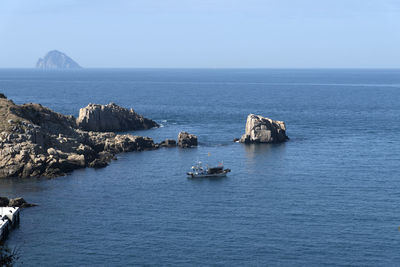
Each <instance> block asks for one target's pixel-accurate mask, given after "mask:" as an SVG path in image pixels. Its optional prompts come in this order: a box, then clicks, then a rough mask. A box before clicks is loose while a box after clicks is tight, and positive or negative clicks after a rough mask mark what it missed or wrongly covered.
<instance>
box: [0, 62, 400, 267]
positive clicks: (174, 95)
mask: <svg viewBox="0 0 400 267" xmlns="http://www.w3.org/2000/svg"><path fill="white" fill-rule="evenodd" d="M0 92H2V93H4V94H5V95H6V96H7V97H8V98H10V99H12V100H13V101H14V102H15V103H17V104H22V103H30V102H34V103H41V104H42V105H44V106H47V107H49V108H51V109H53V110H55V111H57V112H60V113H63V114H68V115H69V114H71V115H74V116H78V114H79V109H80V108H82V107H85V106H86V105H88V104H89V103H98V104H107V103H110V102H114V103H116V104H118V105H121V106H124V107H128V108H133V109H134V110H135V111H136V112H138V113H140V114H142V115H144V116H145V117H148V118H151V119H153V120H155V121H156V122H158V123H159V124H160V125H161V127H160V128H156V129H151V130H144V131H134V132H129V133H131V134H134V135H143V136H149V137H152V138H153V139H154V140H155V141H156V142H160V141H162V140H164V139H166V138H173V139H176V138H177V135H178V133H179V132H180V131H187V132H189V133H193V134H195V135H197V136H198V138H199V146H198V147H197V148H191V149H180V148H162V149H158V150H154V151H145V152H132V153H125V154H119V155H118V157H117V158H118V159H117V160H114V161H112V162H111V164H110V165H109V166H108V167H106V168H102V169H90V168H88V169H81V170H76V171H73V172H72V173H70V174H68V175H66V176H63V177H58V178H54V179H45V178H32V179H0V195H2V196H8V197H19V196H22V197H24V198H25V199H26V200H27V201H28V202H32V203H36V204H38V206H37V207H33V208H29V209H24V210H23V211H22V213H21V223H20V224H19V226H18V227H17V228H16V229H15V230H14V231H13V232H12V233H11V234H10V236H9V239H8V241H7V242H6V245H7V246H8V247H10V248H12V249H14V248H15V249H17V253H18V256H19V259H18V261H17V262H16V265H17V266H399V265H400V175H399V171H400V168H399V166H400V70H398V69H84V70H79V71H40V70H33V69H1V70H0ZM250 113H253V114H257V115H262V116H265V117H268V118H272V119H275V120H282V121H285V123H286V126H287V134H288V136H289V137H290V140H289V141H288V142H286V143H283V144H257V145H245V144H240V143H235V142H233V139H234V138H239V137H240V136H241V135H242V134H243V133H244V130H245V124H246V118H247V115H248V114H250ZM197 161H202V162H203V164H209V165H218V164H219V163H223V164H224V166H225V167H226V168H230V169H231V170H232V172H231V173H229V175H228V176H227V177H225V178H219V179H188V178H187V177H186V172H187V171H189V170H190V167H191V166H192V165H193V164H195V163H196V162H197Z"/></svg>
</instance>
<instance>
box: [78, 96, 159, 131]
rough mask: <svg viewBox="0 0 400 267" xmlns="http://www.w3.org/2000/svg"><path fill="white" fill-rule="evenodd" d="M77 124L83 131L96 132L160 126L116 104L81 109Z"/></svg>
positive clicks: (91, 105)
mask: <svg viewBox="0 0 400 267" xmlns="http://www.w3.org/2000/svg"><path fill="white" fill-rule="evenodd" d="M76 122H77V124H78V126H79V128H81V129H82V130H85V131H96V132H117V131H131V130H143V129H150V128H153V127H158V126H159V125H158V124H157V123H156V122H154V121H152V120H150V119H146V118H144V117H143V116H141V115H139V114H137V113H136V112H135V111H134V110H133V109H126V108H123V107H120V106H118V105H116V104H114V103H110V104H108V105H97V104H89V105H88V106H87V107H85V108H81V109H80V111H79V117H78V119H77V120H76Z"/></svg>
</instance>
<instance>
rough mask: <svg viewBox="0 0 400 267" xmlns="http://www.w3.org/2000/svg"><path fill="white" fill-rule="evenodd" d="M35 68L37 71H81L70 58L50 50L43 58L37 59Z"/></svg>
mask: <svg viewBox="0 0 400 267" xmlns="http://www.w3.org/2000/svg"><path fill="white" fill-rule="evenodd" d="M36 68H38V69H47V70H48V69H53V70H54V69H81V68H82V67H81V66H79V64H78V63H76V62H75V61H74V60H73V59H72V58H70V57H69V56H67V55H66V54H64V53H62V52H60V51H57V50H52V51H50V52H48V53H47V54H46V55H45V56H44V58H39V60H38V61H37V63H36Z"/></svg>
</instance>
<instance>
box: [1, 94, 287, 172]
mask: <svg viewBox="0 0 400 267" xmlns="http://www.w3.org/2000/svg"><path fill="white" fill-rule="evenodd" d="M153 127H159V125H158V124H157V123H156V122H154V121H153V120H151V119H147V118H145V117H143V116H141V115H139V114H137V113H136V112H135V111H134V110H133V109H126V108H123V107H120V106H118V105H116V104H114V103H110V104H108V105H98V104H89V105H88V106H87V107H85V108H82V109H80V113H79V117H78V118H77V119H75V118H74V117H73V116H71V115H63V114H60V113H57V112H54V111H52V110H50V109H49V108H46V107H43V106H42V105H40V104H32V103H30V104H23V105H16V104H15V103H14V102H13V101H12V100H9V99H7V97H6V96H4V95H3V94H1V93H0V178H4V177H24V178H26V177H49V178H51V177H56V176H61V175H65V174H66V173H68V172H71V171H73V170H75V169H79V168H85V167H90V168H101V167H105V166H107V165H108V164H109V163H110V161H111V160H112V159H115V158H116V155H117V154H118V153H122V152H132V151H144V150H153V149H158V148H161V147H176V146H178V147H181V148H189V147H195V146H197V144H198V142H197V136H195V135H193V134H190V133H187V132H180V133H179V134H178V139H177V141H175V140H171V139H166V140H165V141H162V142H161V143H159V144H157V143H155V142H154V141H153V139H152V138H150V137H143V136H136V135H131V134H116V133H114V132H117V131H127V130H141V129H150V128H153ZM288 139H289V137H288V136H287V135H286V125H285V123H284V122H283V121H275V120H272V119H269V118H265V117H262V116H260V115H254V114H249V115H248V117H247V122H246V127H245V134H244V135H243V136H242V137H241V138H240V139H235V140H234V141H236V142H241V143H245V144H249V143H282V142H285V141H287V140H288Z"/></svg>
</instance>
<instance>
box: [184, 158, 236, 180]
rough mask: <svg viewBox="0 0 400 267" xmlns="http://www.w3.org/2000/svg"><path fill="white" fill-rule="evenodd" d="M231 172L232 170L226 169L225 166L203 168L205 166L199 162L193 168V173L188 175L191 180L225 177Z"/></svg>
mask: <svg viewBox="0 0 400 267" xmlns="http://www.w3.org/2000/svg"><path fill="white" fill-rule="evenodd" d="M230 171H231V170H230V169H224V165H223V164H220V165H218V166H217V167H208V166H206V167H203V164H202V163H201V162H200V161H199V162H197V164H196V165H194V166H192V171H191V172H188V173H187V175H188V177H189V178H206V177H224V176H226V175H227V173H228V172H230Z"/></svg>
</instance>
